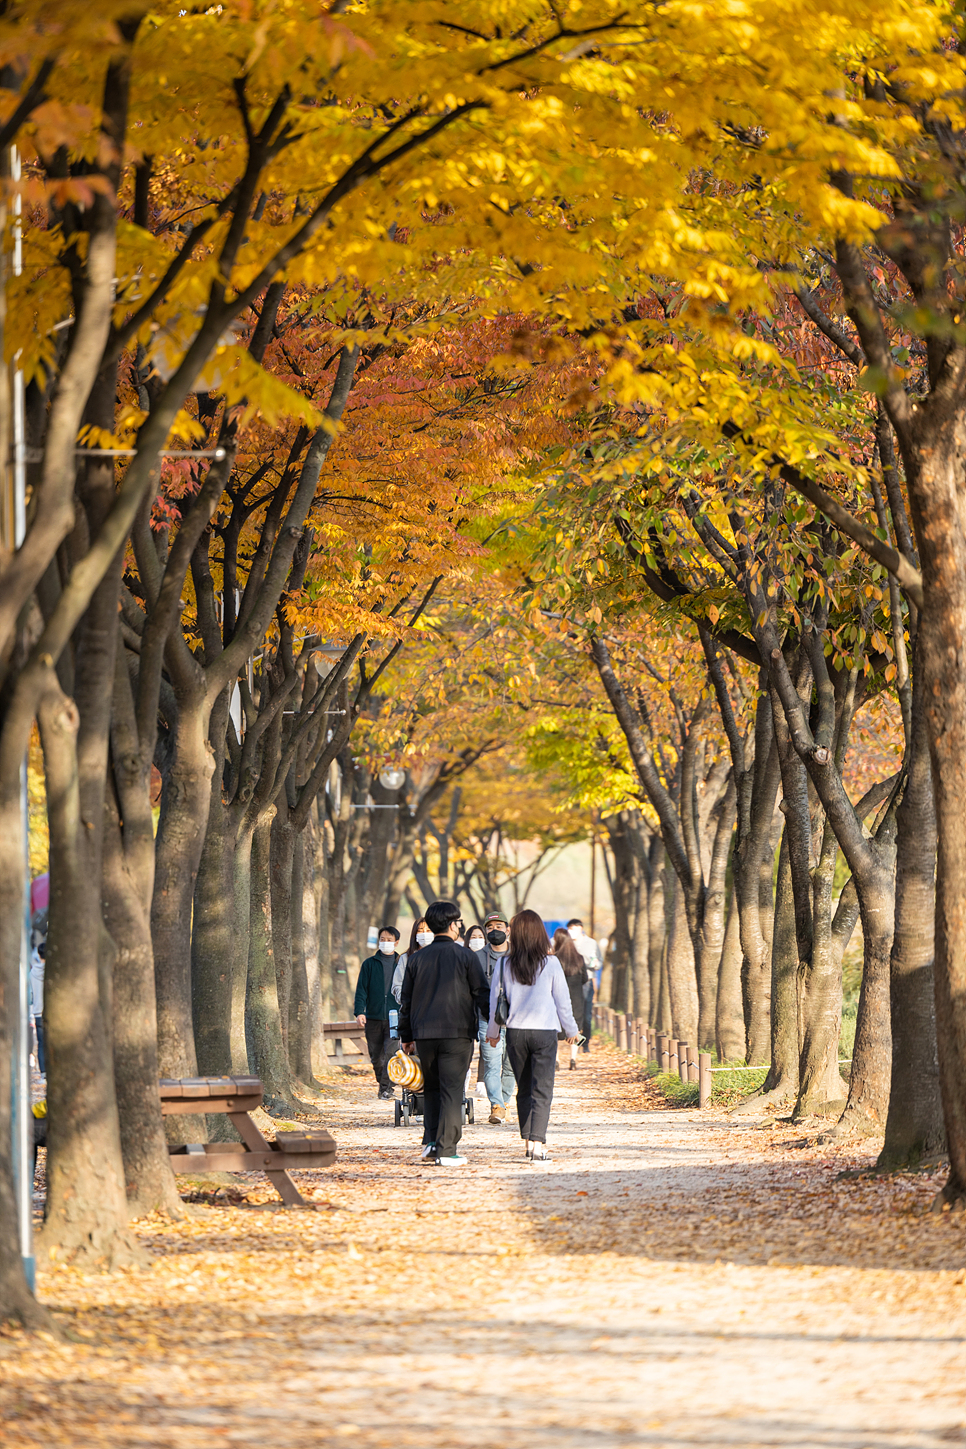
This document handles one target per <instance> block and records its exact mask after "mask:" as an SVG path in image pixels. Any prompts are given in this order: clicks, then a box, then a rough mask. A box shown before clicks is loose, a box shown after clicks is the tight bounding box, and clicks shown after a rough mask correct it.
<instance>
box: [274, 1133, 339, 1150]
mask: <svg viewBox="0 0 966 1449" xmlns="http://www.w3.org/2000/svg"><path fill="white" fill-rule="evenodd" d="M275 1141H276V1142H277V1143H278V1145H279V1149H280V1150H281V1151H282V1152H329V1151H332V1150H333V1149H334V1148H335V1139H334V1138H333V1137H332V1136H331V1134H330V1133H328V1132H326V1131H324V1130H318V1131H308V1132H276V1133H275Z"/></svg>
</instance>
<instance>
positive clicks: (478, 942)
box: [466, 936, 483, 951]
mask: <svg viewBox="0 0 966 1449" xmlns="http://www.w3.org/2000/svg"><path fill="white" fill-rule="evenodd" d="M466 944H467V945H468V946H469V948H470V950H471V951H482V950H483V937H482V936H471V937H470V939H469V940H468V941H467V943H466Z"/></svg>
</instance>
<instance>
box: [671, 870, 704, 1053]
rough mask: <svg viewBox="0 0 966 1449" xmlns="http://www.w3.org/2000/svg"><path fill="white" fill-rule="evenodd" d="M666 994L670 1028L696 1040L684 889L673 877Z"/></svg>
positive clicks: (694, 993) (695, 985) (683, 1038)
mask: <svg viewBox="0 0 966 1449" xmlns="http://www.w3.org/2000/svg"><path fill="white" fill-rule="evenodd" d="M667 975H668V997H669V1005H670V1010H671V1023H672V1025H671V1029H672V1031H673V1032H674V1035H675V1036H676V1037H677V1038H678V1039H679V1040H680V1041H688V1042H696V1041H697V1040H698V981H697V977H696V975H695V970H694V947H693V946H692V944H691V933H690V931H689V930H688V916H687V908H686V906H685V904H684V890H683V888H682V886H681V883H680V881H679V880H678V879H677V876H675V877H674V895H673V900H672V906H671V929H670V933H669V935H668V946H667Z"/></svg>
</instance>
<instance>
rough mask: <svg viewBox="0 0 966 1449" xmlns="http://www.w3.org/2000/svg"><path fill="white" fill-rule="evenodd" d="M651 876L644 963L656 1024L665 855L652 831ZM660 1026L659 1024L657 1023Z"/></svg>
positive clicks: (664, 928)
mask: <svg viewBox="0 0 966 1449" xmlns="http://www.w3.org/2000/svg"><path fill="white" fill-rule="evenodd" d="M648 860H649V864H650V872H651V879H650V885H649V887H648V892H647V967H648V973H649V975H650V987H651V1015H650V1016H649V1018H648V1020H649V1022H650V1023H651V1025H652V1026H654V1027H658V1026H659V1024H660V1023H661V1021H662V1018H661V1014H660V1011H661V979H662V975H663V971H664V950H665V944H666V941H667V920H666V917H665V904H664V901H665V897H664V879H665V872H666V868H667V867H666V864H665V861H666V857H665V853H664V841H663V840H662V839H661V837H660V836H659V835H655V836H654V838H653V839H652V841H651V847H650V850H649V851H648ZM661 1029H662V1030H663V1029H664V1028H663V1026H661Z"/></svg>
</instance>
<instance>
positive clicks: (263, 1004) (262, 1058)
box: [247, 807, 298, 1116]
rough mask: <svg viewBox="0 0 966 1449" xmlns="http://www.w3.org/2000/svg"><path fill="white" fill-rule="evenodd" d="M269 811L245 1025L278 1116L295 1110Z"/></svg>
mask: <svg viewBox="0 0 966 1449" xmlns="http://www.w3.org/2000/svg"><path fill="white" fill-rule="evenodd" d="M274 813H275V812H274V807H272V809H271V811H270V812H269V811H266V812H265V814H264V815H263V816H262V818H261V819H260V820H259V821H258V823H257V824H256V826H255V831H254V835H253V836H252V851H251V939H250V941H249V947H248V1002H247V1024H248V1037H249V1040H250V1042H251V1050H252V1057H253V1065H254V1068H255V1071H256V1072H257V1074H258V1076H259V1077H260V1078H261V1081H262V1087H263V1088H264V1092H265V1108H266V1110H267V1111H268V1112H271V1113H274V1114H276V1115H280V1116H291V1114H292V1113H293V1112H294V1111H297V1110H298V1109H297V1107H296V1106H295V1104H294V1102H293V1100H292V1085H291V1073H290V1071H289V1065H288V1057H287V1055H286V1051H285V1044H284V1042H283V1040H282V1020H281V1015H280V1012H279V1003H278V979H277V977H276V973H275V951H274V944H273V942H274V936H273V932H272V881H271V833H272V816H273V815H274Z"/></svg>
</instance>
